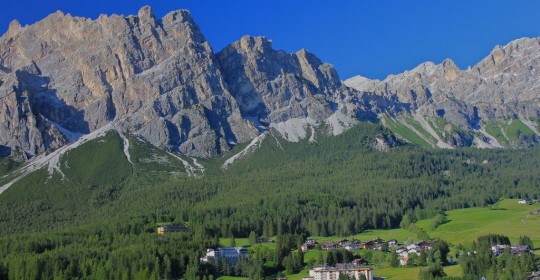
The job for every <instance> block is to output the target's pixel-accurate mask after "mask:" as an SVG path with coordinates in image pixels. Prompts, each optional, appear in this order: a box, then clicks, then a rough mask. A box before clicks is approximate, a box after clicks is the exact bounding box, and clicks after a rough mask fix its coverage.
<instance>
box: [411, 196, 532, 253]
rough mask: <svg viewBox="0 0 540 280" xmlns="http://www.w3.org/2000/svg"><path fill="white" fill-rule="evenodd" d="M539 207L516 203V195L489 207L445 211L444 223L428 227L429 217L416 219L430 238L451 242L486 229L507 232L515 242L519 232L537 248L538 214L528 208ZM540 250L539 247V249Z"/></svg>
mask: <svg viewBox="0 0 540 280" xmlns="http://www.w3.org/2000/svg"><path fill="white" fill-rule="evenodd" d="M536 209H540V204H532V205H523V204H518V203H517V200H516V199H505V200H502V201H500V202H498V203H496V204H494V205H493V206H491V207H485V208H469V209H458V210H453V211H448V212H447V214H448V221H449V222H448V223H446V224H443V225H440V226H439V227H437V228H436V229H435V230H431V227H430V224H431V220H424V221H420V222H418V225H419V226H421V227H422V228H424V229H425V230H426V232H427V233H428V234H429V235H430V236H431V237H433V238H441V239H445V240H447V241H449V242H450V243H452V244H454V245H458V244H466V243H468V242H470V241H471V240H475V239H476V238H477V237H478V236H481V235H486V234H489V233H493V234H502V235H505V236H508V237H509V238H510V241H512V242H518V239H519V237H520V236H523V235H528V236H529V237H531V239H532V240H533V242H534V244H535V246H536V248H535V249H537V251H539V250H540V234H539V233H538V231H537V230H536V229H538V228H540V215H530V214H529V212H531V211H533V210H536ZM539 252H540V251H539Z"/></svg>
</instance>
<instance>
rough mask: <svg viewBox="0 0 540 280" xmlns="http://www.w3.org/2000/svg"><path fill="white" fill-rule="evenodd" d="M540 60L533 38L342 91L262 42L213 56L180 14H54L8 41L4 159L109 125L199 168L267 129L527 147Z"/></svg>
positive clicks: (2, 83) (0, 136) (0, 97)
mask: <svg viewBox="0 0 540 280" xmlns="http://www.w3.org/2000/svg"><path fill="white" fill-rule="evenodd" d="M539 62H540V44H539V40H538V39H521V40H517V41H514V42H512V43H510V44H509V45H507V46H505V47H497V48H495V49H494V50H493V52H492V53H491V54H490V55H489V56H488V57H487V58H486V59H484V60H483V61H481V62H480V63H478V65H476V66H474V67H472V68H470V69H468V70H466V71H462V70H460V69H458V68H457V67H456V65H455V64H454V63H453V62H452V61H450V60H446V61H444V62H443V63H441V64H438V65H435V64H433V63H424V64H422V65H420V66H418V67H417V68H415V69H413V70H411V71H408V72H405V73H403V74H400V75H395V76H389V77H388V78H387V79H386V80H384V81H377V80H369V79H366V78H362V77H356V78H353V79H351V80H348V81H346V83H345V84H346V85H348V86H346V85H345V84H344V83H343V82H342V81H341V80H340V78H339V76H338V74H337V72H336V71H335V69H334V68H333V66H332V65H330V64H327V63H323V62H322V61H321V60H320V59H318V58H317V57H316V56H315V55H314V54H312V53H310V52H308V51H306V50H304V49H303V50H300V51H298V52H296V53H286V52H284V51H279V50H274V49H273V48H272V44H271V41H270V40H268V39H266V38H265V37H251V36H245V37H242V38H241V39H240V40H239V41H237V42H234V43H232V44H230V45H229V46H227V47H225V48H224V49H223V50H221V51H220V52H218V53H214V51H213V50H212V48H211V46H210V44H209V43H208V42H207V41H206V39H205V38H204V36H203V35H202V33H201V30H200V29H199V27H198V26H197V25H196V24H195V23H194V21H193V19H192V18H191V16H190V14H189V12H188V11H185V10H179V11H173V12H170V13H169V14H167V15H166V16H164V17H163V18H161V19H158V18H156V17H155V15H154V13H153V11H152V9H151V8H150V7H143V8H142V9H141V10H140V11H139V13H138V14H137V15H136V16H127V17H126V16H119V15H112V16H105V15H102V16H100V17H99V18H97V19H96V20H91V19H86V18H81V17H73V16H71V15H69V14H68V15H65V14H63V13H62V12H56V13H54V14H51V15H50V16H48V17H46V18H45V19H43V20H41V21H39V22H37V23H35V24H33V25H30V26H24V27H23V26H21V25H20V24H19V23H18V22H17V21H13V22H12V23H11V24H10V26H9V29H8V31H7V32H6V33H5V34H4V35H3V36H2V37H0V156H6V155H9V154H11V155H13V156H16V157H18V158H19V159H21V160H25V159H29V158H32V157H33V156H35V155H37V154H40V153H44V152H46V151H49V150H54V149H57V148H60V147H62V146H64V145H67V144H69V143H70V142H73V141H75V140H76V139H77V138H78V137H80V136H81V135H84V134H88V133H91V132H93V131H96V130H98V129H100V128H103V127H104V126H106V125H108V124H109V123H111V122H113V123H114V127H115V128H117V129H119V130H121V131H122V132H125V133H130V134H136V135H138V136H140V137H142V138H144V139H146V140H147V141H148V142H150V143H151V144H153V145H155V146H157V147H159V148H162V149H164V150H167V151H172V152H178V153H182V154H185V155H188V156H196V157H211V156H215V155H218V154H221V153H224V152H227V151H229V150H230V149H231V148H232V147H233V146H234V145H235V144H236V143H242V142H248V141H251V140H252V139H254V138H256V137H257V136H259V135H260V134H261V133H263V132H264V131H266V130H269V129H270V130H275V131H277V132H279V133H280V134H281V135H282V136H283V137H284V138H285V139H287V140H289V141H299V140H301V139H306V138H309V141H316V139H315V136H316V133H315V130H316V129H319V130H320V129H321V128H324V129H325V131H326V132H327V133H330V134H334V135H337V134H340V133H342V132H343V131H345V130H346V129H348V128H350V127H352V126H353V125H355V124H356V123H358V122H359V121H373V122H377V121H382V122H383V123H384V124H386V125H387V126H388V127H389V128H396V127H397V128H398V129H397V130H396V129H395V131H399V130H400V129H401V131H403V129H407V130H412V131H413V132H414V133H416V134H418V135H419V138H420V139H421V141H425V142H427V143H429V144H431V145H432V146H439V147H458V146H473V145H477V146H479V147H483V146H486V147H488V146H489V147H499V146H501V147H502V146H512V147H513V146H529V145H532V144H534V143H535V142H537V141H538V140H537V139H538V137H537V136H538V129H537V126H538V123H539V121H538V120H540V113H539V109H538V108H539V107H540V104H539V95H538V92H539V90H540V79H539V72H538V70H537V68H538V63H539ZM527 129H529V130H528V131H525V130H527ZM396 134H399V133H396Z"/></svg>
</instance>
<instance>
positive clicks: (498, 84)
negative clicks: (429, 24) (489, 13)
mask: <svg viewBox="0 0 540 280" xmlns="http://www.w3.org/2000/svg"><path fill="white" fill-rule="evenodd" d="M539 64H540V38H535V39H528V38H523V39H519V40H515V41H512V42H510V43H509V44H508V45H506V46H504V47H501V46H497V47H495V48H494V49H493V51H492V52H491V53H490V54H489V55H488V56H487V57H486V58H484V59H483V60H482V61H480V62H479V63H478V64H476V65H475V66H473V67H470V68H468V69H467V70H460V69H459V68H458V67H457V66H456V65H455V64H454V62H453V61H452V60H449V59H447V60H444V61H443V62H442V63H441V64H434V63H431V62H426V63H423V64H421V65H419V66H418V67H416V68H414V69H413V70H411V71H406V72H405V73H402V74H399V75H391V76H388V77H387V78H386V79H385V80H383V81H379V80H370V79H366V78H364V77H361V76H357V77H353V78H351V79H349V80H347V81H345V84H347V85H348V86H350V87H352V88H355V89H357V90H359V91H366V92H371V93H374V94H377V95H380V96H383V97H386V98H390V99H395V100H398V101H399V102H401V103H403V104H405V105H406V109H407V110H405V111H406V112H407V113H406V114H403V115H391V116H390V115H386V116H384V117H383V118H382V120H383V121H385V123H387V125H388V126H389V127H391V128H392V126H394V128H396V127H397V126H401V127H404V128H403V129H406V130H409V131H413V132H414V133H415V135H416V136H418V138H420V139H421V140H422V141H425V142H428V143H429V144H430V145H434V146H439V147H463V146H477V147H503V146H504V147H523V146H530V145H533V144H535V143H537V142H538V135H539V130H538V125H539V123H540V122H539V120H540V95H539V94H538V93H539V90H540V73H539V72H538V66H539ZM394 130H396V131H397V130H398V129H394ZM402 134H405V133H402ZM403 136H404V135H403Z"/></svg>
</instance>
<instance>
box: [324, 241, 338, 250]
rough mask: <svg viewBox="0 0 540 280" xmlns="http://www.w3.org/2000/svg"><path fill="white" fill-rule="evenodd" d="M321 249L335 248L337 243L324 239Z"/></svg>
mask: <svg viewBox="0 0 540 280" xmlns="http://www.w3.org/2000/svg"><path fill="white" fill-rule="evenodd" d="M321 249H323V250H325V251H329V250H335V249H337V244H336V243H335V242H333V241H325V242H323V243H322V244H321Z"/></svg>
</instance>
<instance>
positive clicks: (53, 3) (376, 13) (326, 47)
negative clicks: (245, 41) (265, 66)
mask: <svg viewBox="0 0 540 280" xmlns="http://www.w3.org/2000/svg"><path fill="white" fill-rule="evenodd" d="M2 2H3V5H2V6H3V7H2V9H1V10H0V32H1V33H2V34H3V33H4V32H5V31H6V30H7V26H8V25H9V22H10V21H11V20H13V19H15V18H16V19H18V20H19V21H20V22H21V24H23V25H24V24H31V23H33V22H35V21H37V20H39V19H41V18H43V17H45V16H47V15H48V14H50V13H53V12H55V11H57V10H62V11H64V12H66V13H70V14H72V15H76V16H85V17H91V18H96V17H97V16H98V15H99V14H102V13H104V14H112V13H116V14H125V15H127V14H136V13H137V11H138V10H139V8H140V7H141V6H143V5H147V4H148V5H151V6H152V7H153V8H154V11H155V13H156V15H157V16H158V17H162V16H163V15H165V14H166V13H167V12H169V11H171V10H175V9H180V8H182V9H189V10H191V13H192V16H193V17H194V18H195V21H196V22H197V23H198V24H199V26H200V27H201V29H202V30H203V32H204V34H205V36H206V38H207V39H208V40H209V41H210V43H211V44H212V46H213V48H214V50H215V51H219V50H220V49H221V48H223V47H224V46H226V45H227V44H229V43H231V42H233V41H236V40H238V39H239V38H240V37H241V36H242V35H245V34H249V35H264V36H267V37H269V38H270V39H272V40H273V42H274V48H277V49H283V50H286V51H289V52H292V51H296V50H299V49H301V48H306V49H308V50H309V51H311V52H313V53H315V54H316V55H317V56H319V57H320V58H321V59H322V60H323V61H326V62H329V63H331V64H333V65H334V66H335V67H336V69H337V70H338V72H339V74H340V77H341V78H342V79H346V78H349V77H351V76H354V75H363V76H366V77H369V78H379V79H381V78H384V77H386V76H387V75H388V74H396V73H400V72H403V71H404V70H407V69H412V68H414V67H415V66H416V65H418V64H420V63H422V62H424V61H433V62H436V63H440V62H441V61H442V60H443V59H445V58H451V59H453V60H454V61H455V62H456V64H457V65H458V66H459V67H460V68H466V67H467V66H469V65H474V64H476V63H477V62H478V61H479V60H480V59H482V58H483V57H485V56H487V55H488V54H489V52H490V51H491V49H493V47H494V46H495V45H504V44H506V43H508V42H509V41H511V40H513V39H517V38H521V37H538V36H540V16H539V12H540V1H538V0H519V1H517V0H512V1H511V0H507V1H501V0H489V1H488V0H451V1H447V0H429V1H428V0H425V1H424V0H422V1H420V0H407V1H403V0H394V1H389V0H371V1H363V0H349V1H328V0H273V1H255V0H251V1H249V0H204V1H203V0H160V1H139V0H125V1H119V0H116V1H114V0H113V1H100V0H98V1H87V0H75V1H66V0H61V1H60V0H46V1H43V0H18V1H16V0H3V1H2Z"/></svg>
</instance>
